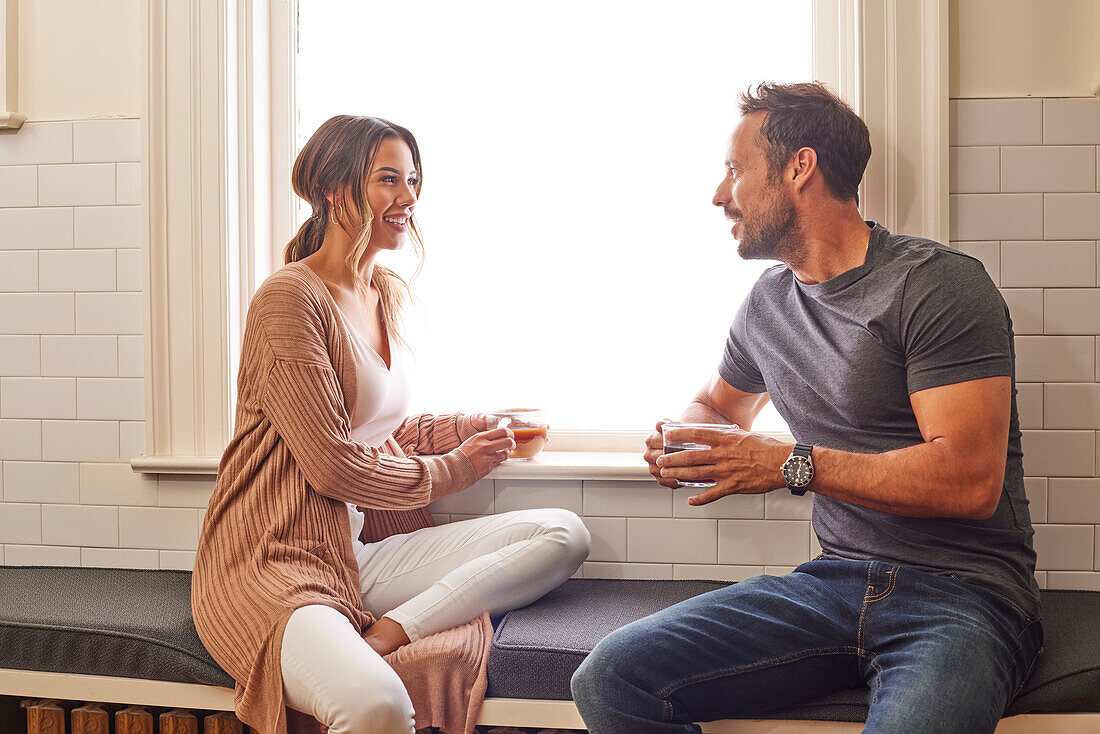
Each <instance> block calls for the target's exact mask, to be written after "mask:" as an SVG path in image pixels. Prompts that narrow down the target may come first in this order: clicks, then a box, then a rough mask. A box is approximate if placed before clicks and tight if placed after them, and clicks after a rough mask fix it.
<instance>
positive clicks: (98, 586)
mask: <svg viewBox="0 0 1100 734" xmlns="http://www.w3.org/2000/svg"><path fill="white" fill-rule="evenodd" d="M0 668H15V669H17V670H41V671H45V672H49V673H83V674H86V675H112V676H120V677H123V678H148V679H152V680H168V681H178V682H181V683H206V684H209V685H215V686H232V685H233V679H232V678H230V677H229V674H227V673H226V672H225V671H223V670H222V669H221V668H220V667H218V664H217V663H215V662H214V660H213V658H211V657H210V654H209V653H208V652H206V648H204V647H203V646H202V642H200V641H199V636H198V633H196V632H195V624H194V622H193V621H192V620H191V574H190V573H188V572H187V571H134V570H118V569H106V568H104V569H100V568H41V567H34V566H27V567H15V566H7V567H0Z"/></svg>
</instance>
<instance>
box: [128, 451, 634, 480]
mask: <svg viewBox="0 0 1100 734" xmlns="http://www.w3.org/2000/svg"><path fill="white" fill-rule="evenodd" d="M130 468H131V469H133V470H134V471H135V472H137V473H139V474H196V475H208V476H214V475H216V474H217V473H218V457H210V456H139V457H137V458H135V459H132V460H131V461H130ZM488 478H489V479H619V480H623V479H634V480H645V479H649V478H650V476H649V471H648V470H647V469H646V463H645V460H644V459H643V458H642V455H641V454H640V453H639V452H637V451H631V452H629V453H628V452H625V451H605V452H595V451H544V452H543V453H542V454H540V455H539V456H537V457H536V458H534V459H531V460H529V461H509V462H507V463H505V464H502V465H500V466H499V467H497V468H496V469H495V470H493V472H492V473H490V474H489V476H488Z"/></svg>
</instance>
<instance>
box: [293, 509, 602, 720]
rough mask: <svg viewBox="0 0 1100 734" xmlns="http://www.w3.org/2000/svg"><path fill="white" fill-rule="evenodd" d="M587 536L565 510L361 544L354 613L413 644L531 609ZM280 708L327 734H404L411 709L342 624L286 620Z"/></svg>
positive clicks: (315, 613)
mask: <svg viewBox="0 0 1100 734" xmlns="http://www.w3.org/2000/svg"><path fill="white" fill-rule="evenodd" d="M590 542H591V541H590V538H589V535H588V530H587V528H585V526H584V524H583V523H582V522H581V521H580V518H578V517H577V516H576V515H574V514H573V513H572V512H569V511H568V510H559V509H546V510H520V511H517V512H508V513H504V514H501V515H491V516H489V517H483V518H477V519H474V520H463V521H461V522H454V523H450V524H449V525H440V526H438V527H433V528H424V529H422V530H417V531H415V532H412V533H405V534H403V535H394V536H391V537H389V538H386V539H384V540H381V541H379V542H377V543H368V544H367V545H365V546H364V547H363V548H361V549H360V550H359V552H358V553H357V554H356V560H357V561H358V564H359V583H360V588H361V590H362V592H363V606H364V608H365V609H367V610H368V611H370V612H372V613H373V614H374V615H375V616H376V617H378V616H386V617H389V618H390V619H392V620H394V621H395V622H397V623H398V624H400V625H401V626H402V628H403V629H404V630H405V634H407V635H408V636H409V639H410V640H414V641H415V640H418V639H420V638H421V637H426V636H428V635H430V634H433V633H435V632H440V631H442V630H445V629H450V628H451V627H456V626H458V625H460V624H465V623H466V622H469V621H470V620H472V619H475V618H476V617H478V616H480V615H481V613H482V612H483V611H485V610H489V612H490V613H491V614H497V613H500V612H505V611H508V610H510V609H515V608H518V607H521V606H524V605H525V604H530V603H531V602H533V601H535V600H536V599H538V598H539V597H541V596H542V595H543V594H545V593H546V592H548V591H550V590H551V589H553V588H555V587H557V586H558V585H560V584H561V583H562V582H563V581H565V580H566V579H567V578H569V577H570V576H571V575H572V574H573V573H574V572H575V571H576V570H577V568H578V567H579V566H580V564H581V562H582V561H584V559H585V558H586V557H587V556H588V549H589V545H590ZM281 662H282V673H283V690H284V693H285V696H286V702H287V705H289V706H290V707H291V708H294V709H297V710H298V711H302V712H305V713H308V714H309V715H311V716H313V717H314V718H315V719H317V720H318V721H320V722H321V723H322V724H325V725H326V726H328V728H329V731H330V732H331V733H332V734H368V733H369V734H394V733H396V732H401V733H402V734H408V733H410V732H412V730H413V718H412V717H413V709H412V702H411V701H410V700H409V696H408V694H407V693H406V692H405V688H404V686H403V685H402V684H401V679H400V678H398V677H397V674H396V673H394V672H393V669H392V668H390V667H389V665H387V664H386V662H385V661H384V660H383V659H382V658H381V657H380V656H379V655H378V654H377V653H376V652H375V651H374V650H373V649H372V648H371V647H370V645H368V644H367V643H366V642H364V641H363V639H362V638H361V637H360V636H359V633H358V631H357V630H356V629H355V628H353V627H352V625H351V623H350V622H348V620H347V618H346V617H344V616H343V615H342V614H340V613H339V612H337V611H336V610H334V609H332V608H330V607H325V606H319V605H313V606H308V607H302V608H301V609H297V610H295V612H294V613H293V614H292V615H291V616H290V620H289V621H288V622H287V626H286V631H285V632H284V634H283V645H282V659H281Z"/></svg>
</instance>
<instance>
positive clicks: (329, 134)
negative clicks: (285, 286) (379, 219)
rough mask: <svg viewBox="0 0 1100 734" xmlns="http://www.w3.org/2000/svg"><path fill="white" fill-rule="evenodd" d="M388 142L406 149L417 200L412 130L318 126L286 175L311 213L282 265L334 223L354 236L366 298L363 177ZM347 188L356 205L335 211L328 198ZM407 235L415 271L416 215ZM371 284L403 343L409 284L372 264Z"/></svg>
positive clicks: (340, 122) (337, 123) (359, 284)
mask: <svg viewBox="0 0 1100 734" xmlns="http://www.w3.org/2000/svg"><path fill="white" fill-rule="evenodd" d="M388 138H400V139H401V140H403V141H404V142H405V144H406V145H408V146H409V150H410V151H411V152H412V159H413V166H414V167H415V168H416V173H417V182H416V185H415V186H414V187H413V190H414V191H415V192H416V195H417V196H418V197H419V196H420V187H421V185H422V182H423V180H424V171H423V169H422V168H421V164H420V148H419V147H418V146H417V144H416V138H414V137H413V135H412V133H411V132H409V131H408V130H406V129H405V128H403V127H401V126H400V125H395V124H394V123H392V122H389V121H387V120H382V119H380V118H377V117H355V116H353V115H337V116H336V117H332V118H329V119H328V120H326V121H325V122H324V123H323V124H322V125H321V127H319V128H317V132H315V133H313V136H312V137H311V138H310V139H309V141H308V142H307V143H306V144H305V146H303V148H302V152H301V153H299V154H298V158H297V159H296V160H295V161H294V170H293V171H292V172H291V174H290V181H291V184H292V185H293V187H294V193H296V194H297V195H298V196H300V197H302V198H303V199H305V200H306V201H307V202H309V204H310V206H312V207H313V214H312V215H311V216H310V217H309V219H307V220H306V221H305V223H304V224H302V226H301V228H299V229H298V233H297V234H295V235H294V238H293V239H292V240H291V241H290V242H288V243H287V246H286V248H285V249H284V250H283V262H284V263H292V262H297V261H298V260H301V259H302V258H304V257H307V256H309V255H312V254H313V253H315V252H317V250H319V249H320V248H321V244H322V243H323V242H324V241H325V230H326V228H327V227H328V226H329V222H330V221H332V222H335V223H336V224H338V225H339V226H340V227H341V228H343V230H344V231H345V232H347V233H349V234H350V235H352V236H353V237H354V238H355V244H354V245H353V246H352V249H351V254H350V255H349V256H348V260H347V264H348V267H349V268H351V271H352V272H353V273H354V274H355V278H356V289H357V290H358V291H359V292H360V294H361V295H363V296H364V297H365V296H366V295H367V283H366V282H365V281H364V280H363V279H362V278H361V277H360V276H359V268H358V263H359V260H360V258H361V257H362V256H363V251H364V250H366V248H367V242H368V241H369V240H370V232H371V224H372V222H373V221H374V212H372V211H371V209H370V205H369V204H368V203H367V195H366V192H367V176H368V175H369V174H370V170H371V166H372V165H373V163H374V156H375V153H377V152H378V146H379V145H381V143H382V141H383V140H386V139H388ZM345 190H346V191H347V192H348V196H349V198H350V199H351V201H350V202H347V203H348V204H352V205H354V206H347V205H345V206H341V207H336V208H335V209H333V207H332V205H331V203H330V202H329V198H328V197H329V196H333V197H334V198H335V197H339V196H340V195H341V192H343V191H345ZM349 210H350V211H351V212H361V213H362V217H361V223H359V222H355V221H354V219H352V217H351V216H350V214H349ZM357 230H358V231H357ZM409 234H410V239H411V240H412V243H413V248H414V249H415V251H416V255H417V263H418V267H417V272H419V271H420V267H419V266H420V265H421V264H422V263H423V260H424V243H423V238H422V237H421V234H420V226H419V225H418V224H417V222H416V219H415V217H409ZM370 285H373V286H374V287H375V288H376V289H377V290H378V296H379V300H380V302H381V304H382V321H383V323H384V324H385V326H386V331H387V332H388V333H389V334H390V335H391V336H393V337H394V338H395V339H396V340H398V341H399V342H401V343H402V344H405V343H406V342H405V339H404V337H403V335H402V333H401V323H400V321H401V309H402V307H403V306H404V305H405V302H406V300H407V299H408V297H409V285H408V283H406V282H405V280H404V278H402V277H401V276H400V275H398V274H397V273H395V272H394V271H393V270H391V269H389V268H387V267H383V266H381V265H378V264H375V266H374V271H373V273H372V274H371V280H370Z"/></svg>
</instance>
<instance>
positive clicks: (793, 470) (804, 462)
mask: <svg viewBox="0 0 1100 734" xmlns="http://www.w3.org/2000/svg"><path fill="white" fill-rule="evenodd" d="M813 450H814V447H813V446H812V445H810V444H805V443H800V444H796V445H795V447H794V451H792V452H791V455H790V457H788V458H787V460H786V461H784V462H783V467H782V469H783V478H784V479H785V480H787V489H789V490H791V494H796V495H798V496H799V497H801V496H802V495H804V494H806V490H807V489H808V488H809V486H810V482H812V481H813V479H814V460H813V458H812V457H811V456H810V454H811V452H813Z"/></svg>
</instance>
